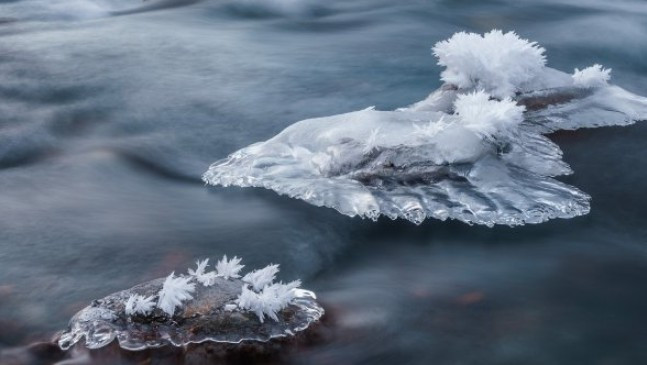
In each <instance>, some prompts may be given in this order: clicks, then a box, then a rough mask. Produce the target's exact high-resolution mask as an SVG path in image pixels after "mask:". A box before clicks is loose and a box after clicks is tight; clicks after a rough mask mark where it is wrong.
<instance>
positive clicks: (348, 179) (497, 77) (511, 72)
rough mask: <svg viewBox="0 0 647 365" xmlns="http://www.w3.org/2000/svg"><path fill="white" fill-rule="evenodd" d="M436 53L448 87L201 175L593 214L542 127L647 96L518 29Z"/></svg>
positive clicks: (491, 215)
mask: <svg viewBox="0 0 647 365" xmlns="http://www.w3.org/2000/svg"><path fill="white" fill-rule="evenodd" d="M433 53H434V55H435V56H436V57H437V58H438V64H439V65H441V66H444V67H445V70H444V71H442V74H441V79H442V81H444V82H445V84H444V85H443V86H441V87H440V88H439V89H438V90H436V91H434V92H432V93H431V94H430V95H429V96H428V97H427V98H426V99H425V100H422V101H420V102H418V103H415V104H413V105H411V106H409V107H405V108H400V109H397V110H395V111H379V110H375V108H368V109H364V110H359V111H355V112H350V113H345V114H340V115H333V116H328V117H323V118H314V119H308V120H303V121H300V122H297V123H295V124H293V125H291V126H289V127H288V128H286V129H285V130H283V131H282V132H280V133H279V134H277V135H276V136H274V137H272V138H271V139H269V140H267V141H265V142H261V143H255V144H253V145H251V146H249V147H246V148H243V149H241V150H239V151H236V152H234V153H232V154H231V155H229V156H228V157H227V158H225V159H222V160H220V161H217V162H215V163H214V164H213V165H211V166H210V167H209V169H208V170H207V172H205V174H204V175H203V180H204V181H205V182H207V183H209V184H212V185H221V186H230V185H236V186H242V187H263V188H268V189H272V190H274V191H276V192H277V193H279V194H284V195H288V196H290V197H293V198H298V199H303V200H305V201H307V202H309V203H311V204H313V205H316V206H325V207H330V208H334V209H336V210H337V211H339V212H340V213H342V214H345V215H348V216H351V217H352V216H360V217H366V218H370V219H373V220H377V218H378V217H380V216H386V217H389V218H391V219H396V218H404V219H407V220H409V221H412V222H414V223H416V224H419V223H421V222H422V221H424V220H425V219H427V218H436V219H440V220H446V219H457V220H460V221H463V222H466V223H469V224H484V225H487V226H493V225H495V224H504V225H509V226H515V225H521V224H527V223H541V222H544V221H547V220H549V219H554V218H573V217H576V216H580V215H583V214H587V213H588V212H589V210H590V203H589V201H590V197H589V196H588V195H587V194H586V193H584V192H582V191H580V190H579V189H577V188H575V187H573V186H569V185H567V184H564V183H562V182H560V181H558V180H556V179H555V177H556V176H560V175H565V174H570V173H572V170H571V169H570V167H569V166H568V165H567V164H566V162H564V161H563V160H562V152H561V150H560V148H559V146H557V145H556V144H555V143H553V142H552V141H551V140H549V139H548V138H546V137H545V136H544V135H545V134H547V133H550V132H554V131H557V130H562V129H568V130H574V129H579V128H592V127H601V126H611V125H629V124H632V123H634V122H636V121H639V120H645V119H647V98H644V97H641V96H638V95H634V94H632V93H630V92H628V91H626V90H623V89H621V88H620V87H617V86H614V85H611V84H609V83H608V81H609V78H610V71H611V70H610V69H605V68H603V67H602V66H600V65H593V66H591V67H589V68H586V69H584V70H581V71H580V70H577V69H576V70H575V73H574V74H568V73H565V72H561V71H558V70H555V69H552V68H549V67H546V57H545V55H544V53H545V50H544V48H542V47H540V46H539V45H537V43H534V42H530V41H528V40H525V39H522V38H520V37H519V36H517V35H516V34H515V33H514V32H507V33H504V32H502V31H499V30H493V31H491V32H489V33H485V34H483V35H480V34H475V33H465V32H460V33H456V34H455V35H453V36H452V37H451V38H449V39H448V40H445V41H440V42H438V43H436V45H435V46H434V47H433ZM259 161H262V163H259ZM268 275H269V273H268ZM261 277H262V276H260V273H259V278H255V279H253V280H254V283H255V284H254V285H253V286H254V288H253V290H254V291H255V292H256V293H257V294H258V293H260V290H261V289H262V287H263V286H264V285H265V284H266V282H267V279H266V280H261V282H260V283H256V281H257V280H260V278H261ZM268 277H271V275H269V276H268ZM251 280H252V278H251V276H250V277H247V280H245V281H247V282H249V281H251ZM246 295H247V296H249V298H248V297H247V296H246V297H245V298H244V299H245V300H246V301H245V302H246V303H247V302H250V303H251V302H252V299H250V298H254V296H253V295H252V294H251V293H248V294H246ZM250 306H251V305H250ZM254 308H256V309H258V307H257V306H256V307H254ZM261 309H262V308H261ZM264 313H265V312H264Z"/></svg>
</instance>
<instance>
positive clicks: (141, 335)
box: [59, 278, 323, 350]
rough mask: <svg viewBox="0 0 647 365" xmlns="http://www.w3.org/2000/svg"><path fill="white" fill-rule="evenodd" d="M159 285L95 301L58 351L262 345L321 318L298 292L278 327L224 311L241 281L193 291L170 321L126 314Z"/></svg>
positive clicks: (303, 293)
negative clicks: (135, 298) (135, 299)
mask: <svg viewBox="0 0 647 365" xmlns="http://www.w3.org/2000/svg"><path fill="white" fill-rule="evenodd" d="M163 282H164V279H157V280H153V281H150V282H147V283H144V284H141V285H137V286H135V287H133V288H131V289H128V290H124V291H121V292H117V293H115V294H112V295H109V296H107V297H105V298H103V299H99V300H95V301H94V302H93V303H92V304H91V305H90V306H88V307H86V308H84V309H83V310H81V311H80V312H79V313H77V314H76V315H75V316H74V317H73V318H72V320H71V321H70V326H69V329H68V330H67V331H66V332H64V333H63V334H62V335H61V337H60V339H59V345H60V346H61V348H63V349H68V348H70V347H72V346H73V345H74V344H76V343H77V342H79V341H81V340H82V339H84V338H85V346H86V347H87V348H89V349H97V348H101V347H103V346H106V345H108V344H109V343H111V342H112V341H114V340H115V339H116V340H117V341H118V343H119V345H120V346H121V348H123V349H126V350H142V349H146V348H155V347H160V346H164V345H169V344H170V345H174V346H183V345H187V344H190V343H201V342H205V341H211V342H221V343H240V342H242V341H261V342H265V341H269V340H271V339H274V338H280V337H287V336H292V335H294V334H295V333H297V332H299V331H302V330H304V329H306V328H307V327H308V326H309V325H310V324H312V323H313V322H315V321H317V320H318V319H319V318H320V317H321V315H322V314H323V309H322V308H321V307H320V306H319V305H318V304H317V303H316V301H315V300H314V294H313V293H312V292H309V291H307V290H297V291H296V292H295V298H294V299H293V300H292V302H291V303H290V305H288V306H287V307H286V308H285V309H283V310H282V311H281V312H280V313H278V321H265V322H260V321H259V320H258V317H257V316H256V314H254V313H252V312H247V311H240V310H231V309H228V308H226V306H227V305H232V303H234V302H235V300H236V298H237V296H238V295H239V294H240V293H241V287H242V286H243V285H244V283H243V281H241V280H239V279H233V278H230V279H224V278H216V279H215V280H214V284H213V285H211V286H208V287H207V286H203V285H196V290H195V292H194V293H193V297H194V299H192V300H190V301H187V302H185V303H184V305H183V306H182V308H181V310H178V311H177V312H176V313H175V315H174V316H172V317H169V316H167V315H165V314H164V313H163V312H161V310H159V309H156V312H154V313H153V314H151V315H147V316H128V315H126V314H125V312H124V309H125V308H124V307H125V305H124V303H126V302H127V299H128V298H129V297H130V296H131V295H134V294H137V295H143V296H154V295H155V294H156V293H158V292H159V291H160V289H161V287H162V284H163Z"/></svg>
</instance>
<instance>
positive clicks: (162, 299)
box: [157, 272, 195, 316]
mask: <svg viewBox="0 0 647 365" xmlns="http://www.w3.org/2000/svg"><path fill="white" fill-rule="evenodd" d="M190 281H191V277H182V276H178V277H175V272H172V273H171V275H169V276H168V277H166V280H165V281H164V285H163V286H162V290H160V292H159V300H158V301H157V307H158V308H159V309H161V310H162V311H164V313H166V314H168V315H169V316H172V315H173V313H175V308H177V307H179V306H181V305H182V302H183V301H186V300H191V299H193V296H192V295H191V293H193V292H194V291H195V284H193V283H191V282H190Z"/></svg>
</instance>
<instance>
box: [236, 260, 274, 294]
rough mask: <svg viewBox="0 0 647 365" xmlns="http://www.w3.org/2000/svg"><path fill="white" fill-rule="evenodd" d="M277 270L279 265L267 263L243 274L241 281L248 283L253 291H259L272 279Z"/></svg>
mask: <svg viewBox="0 0 647 365" xmlns="http://www.w3.org/2000/svg"><path fill="white" fill-rule="evenodd" d="M278 272H279V265H268V266H266V267H264V268H262V269H259V270H254V271H252V272H250V273H248V274H247V275H245V276H243V281H244V282H246V283H248V284H250V285H251V286H252V288H253V289H254V290H255V291H260V290H262V289H263V288H264V287H265V286H266V285H269V284H271V283H272V282H273V281H274V278H276V274H277V273H278Z"/></svg>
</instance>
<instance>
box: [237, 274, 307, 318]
mask: <svg viewBox="0 0 647 365" xmlns="http://www.w3.org/2000/svg"><path fill="white" fill-rule="evenodd" d="M278 272H279V265H269V266H267V267H265V268H263V269H260V270H256V271H253V272H251V273H249V274H247V275H245V276H244V277H243V281H244V282H245V285H243V287H242V291H241V293H240V296H239V297H238V301H237V303H238V306H239V307H240V308H242V309H246V310H248V311H251V312H254V313H255V314H256V315H257V316H258V319H259V320H260V321H261V322H263V321H264V319H265V316H268V317H270V318H272V319H273V320H275V321H278V317H277V316H276V314H277V313H278V312H279V311H281V310H283V309H284V308H285V307H287V306H288V304H290V302H291V301H292V299H294V293H295V290H296V289H297V288H298V287H299V286H301V281H300V280H295V281H292V282H290V283H287V284H283V283H274V279H275V277H276V274H277V273H278Z"/></svg>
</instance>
